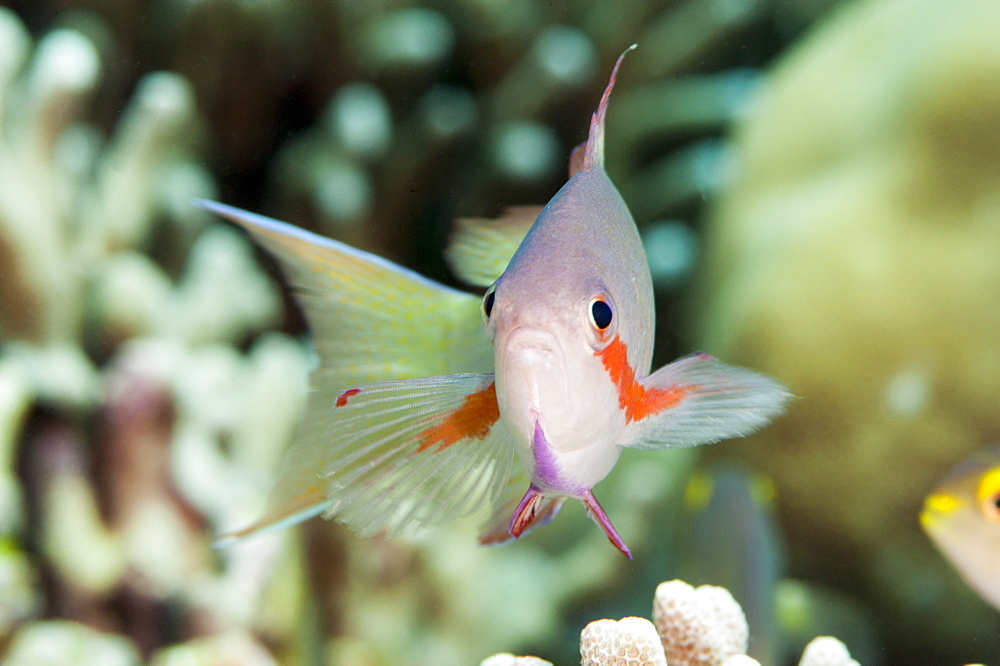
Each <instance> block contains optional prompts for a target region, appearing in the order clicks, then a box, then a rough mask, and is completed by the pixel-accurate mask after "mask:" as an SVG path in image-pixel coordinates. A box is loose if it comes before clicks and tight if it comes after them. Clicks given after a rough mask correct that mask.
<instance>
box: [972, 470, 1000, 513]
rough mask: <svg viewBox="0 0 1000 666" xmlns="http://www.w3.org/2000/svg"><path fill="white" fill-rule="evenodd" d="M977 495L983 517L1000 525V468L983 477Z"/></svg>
mask: <svg viewBox="0 0 1000 666" xmlns="http://www.w3.org/2000/svg"><path fill="white" fill-rule="evenodd" d="M976 495H977V497H976V499H978V500H979V510H980V511H981V512H982V514H983V516H984V517H985V518H986V519H987V520H989V521H990V522H992V523H1000V467H998V468H995V469H992V470H990V471H989V472H987V473H986V474H985V475H983V478H982V481H980V483H979V489H978V491H977V492H976Z"/></svg>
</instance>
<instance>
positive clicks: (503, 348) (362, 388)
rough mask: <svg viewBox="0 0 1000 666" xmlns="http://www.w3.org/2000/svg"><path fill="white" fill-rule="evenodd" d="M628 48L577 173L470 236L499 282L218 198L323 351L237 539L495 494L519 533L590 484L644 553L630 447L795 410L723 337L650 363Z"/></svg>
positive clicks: (425, 519) (373, 519)
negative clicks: (610, 167)
mask: <svg viewBox="0 0 1000 666" xmlns="http://www.w3.org/2000/svg"><path fill="white" fill-rule="evenodd" d="M632 48H634V46H633V47H632ZM630 50H631V48H630V49H628V51H630ZM628 51H626V53H627V52H628ZM624 56H625V54H624V53H623V54H622V56H621V57H619V59H618V61H617V63H616V64H615V67H614V70H613V72H612V74H611V77H610V81H609V83H608V86H607V88H606V89H605V91H604V95H603V96H602V98H601V101H600V104H599V106H598V109H597V111H596V113H594V114H593V117H592V119H591V124H590V132H589V136H588V139H587V142H586V144H585V145H584V146H581V147H580V148H578V149H577V150H576V151H575V152H574V155H573V157H572V158H571V160H570V172H571V176H570V178H569V181H568V182H567V183H566V184H565V185H564V186H563V187H562V189H560V190H559V192H558V193H556V195H555V196H554V197H553V198H552V200H551V201H550V202H549V203H548V205H547V206H545V208H544V209H541V211H540V212H539V213H537V217H535V213H534V211H528V212H527V214H526V210H527V209H514V210H513V211H511V212H510V213H509V214H508V216H507V217H506V218H502V219H501V220H497V221H496V223H495V224H493V225H489V224H485V225H484V224H482V223H473V224H467V225H465V226H464V227H463V228H461V229H460V230H459V233H458V235H457V236H456V238H454V239H453V243H452V246H451V248H450V249H449V257H450V259H451V261H452V265H453V266H454V267H455V269H456V272H457V273H458V274H459V277H462V278H463V279H464V280H465V281H466V282H468V283H470V284H474V285H478V286H487V285H489V286H488V288H487V289H486V293H485V296H484V297H482V298H478V297H476V296H474V295H472V294H467V293H464V292H461V291H458V290H454V289H451V288H449V287H446V286H444V285H441V284H438V283H436V282H434V281H431V280H429V279H426V278H424V277H421V276H420V275H417V274H415V273H413V272H411V271H409V270H407V269H404V268H402V267H399V266H397V265H395V264H392V263H391V262H389V261H386V260H385V259H382V258H380V257H377V256H374V255H371V254H368V253H365V252H361V251H359V250H356V249H353V248H351V247H349V246H346V245H343V244H341V243H338V242H335V241H332V240H328V239H326V238H322V237H320V236H316V235H314V234H311V233H309V232H306V231H303V230H301V229H298V228H295V227H292V226H290V225H287V224H284V223H281V222H278V221H276V220H272V219H269V218H266V217H262V216H259V215H254V214H252V213H247V212H245V211H241V210H238V209H235V208H232V207H229V206H225V205H222V204H218V203H212V202H199V205H201V206H203V207H204V208H207V209H208V210H211V211H214V212H216V213H218V214H220V215H222V216H223V217H226V218H228V219H229V220H230V221H232V222H234V223H236V224H238V225H240V226H241V227H243V228H244V229H246V230H247V231H249V232H250V234H251V235H252V236H253V237H254V238H255V239H256V240H257V241H258V242H259V243H261V244H262V245H263V246H264V247H265V248H267V249H268V250H269V251H271V252H272V253H273V254H274V255H275V256H276V257H277V258H278V259H279V261H280V262H281V264H282V267H283V269H284V270H285V272H286V274H287V275H288V277H289V278H290V280H291V281H292V282H293V283H294V284H295V286H296V287H297V289H298V293H299V299H300V301H301V303H302V305H303V307H304V309H305V312H306V315H307V318H308V320H309V323H310V326H311V328H312V333H313V336H314V339H315V344H316V347H317V351H318V354H319V356H320V368H319V369H318V370H317V371H316V373H315V374H314V375H313V378H312V383H313V391H312V393H311V395H310V398H309V403H308V404H307V406H306V414H305V417H304V423H303V427H302V432H301V433H300V436H299V438H298V439H297V440H296V442H295V443H294V444H293V445H292V447H291V449H290V450H289V452H288V454H287V456H286V460H285V462H284V467H283V469H282V471H281V472H280V474H279V479H278V482H277V484H276V486H275V489H274V491H273V493H272V496H271V498H270V506H271V509H270V510H269V511H268V512H267V513H266V515H265V516H264V517H263V518H262V519H261V520H259V521H258V522H257V523H255V524H254V525H251V526H250V527H249V528H247V529H245V530H242V531H240V532H236V533H234V534H232V535H230V536H229V537H224V538H223V541H229V540H232V539H238V538H241V537H244V536H247V535H249V534H252V533H255V532H258V531H260V530H263V529H267V528H274V527H283V526H286V525H290V524H293V523H296V522H299V521H301V520H304V519H305V518H308V517H311V516H314V515H318V514H320V513H323V514H325V515H326V516H327V517H331V518H334V519H336V520H338V521H340V522H343V523H346V524H347V525H349V526H350V527H352V528H354V529H355V530H356V531H357V532H359V533H360V534H363V535H366V534H372V533H374V532H377V531H383V530H384V531H388V532H390V533H399V532H405V531H408V530H411V529H412V528H415V527H421V526H426V525H434V524H440V523H443V522H446V521H448V520H451V519H453V518H455V517H458V516H460V515H465V514H469V513H471V512H473V511H475V510H477V509H479V508H480V507H482V506H483V505H487V504H490V505H492V506H493V509H494V511H493V516H492V518H491V519H490V520H488V521H487V523H486V525H485V527H484V531H483V534H482V536H481V542H482V543H499V542H503V541H507V540H509V539H511V538H517V537H520V536H521V535H522V534H524V533H526V532H527V531H528V530H530V529H532V528H534V527H537V526H539V525H542V524H544V523H546V522H548V521H549V520H551V519H552V518H553V517H554V516H555V515H556V513H557V512H558V511H559V508H560V507H561V506H562V504H563V502H564V501H565V500H566V498H573V499H577V500H579V501H581V502H583V504H584V506H585V507H586V509H587V511H588V513H589V514H590V516H591V517H592V518H593V519H594V520H595V521H596V522H597V524H598V525H599V526H600V527H601V529H602V530H603V531H604V533H605V534H606V535H607V537H608V539H610V541H611V542H612V543H613V544H614V545H615V546H616V547H617V548H618V549H619V550H621V552H622V553H624V554H625V555H627V556H628V557H630V558H631V553H630V552H629V550H628V548H627V547H626V545H625V543H624V541H623V540H622V539H621V537H620V536H619V535H618V532H617V531H616V530H615V528H614V526H613V525H612V524H611V520H610V519H609V518H608V516H607V514H605V512H604V510H603V509H602V508H601V505H600V504H598V502H597V499H596V498H595V497H594V493H593V490H592V489H593V487H594V486H595V485H596V484H597V483H598V482H599V481H601V480H602V479H603V478H604V477H605V476H607V475H608V473H609V472H610V471H611V469H612V468H613V467H614V466H615V463H616V462H617V460H618V457H619V455H620V454H621V452H622V449H623V448H625V447H631V448H646V449H649V448H657V449H658V448H670V447H682V446H695V445H698V444H705V443H709V442H716V441H719V440H722V439H726V438H729V437H735V436H742V435H747V434H749V433H750V432H752V431H754V430H757V429H758V428H760V427H762V426H764V425H765V424H767V423H768V422H769V421H770V419H772V418H773V417H775V416H777V415H778V414H780V413H781V412H782V411H783V409H784V404H785V402H786V401H787V399H788V397H789V394H788V393H787V391H786V389H785V387H784V386H782V385H781V384H780V383H779V382H778V381H776V380H774V379H772V378H770V377H767V376H765V375H762V374H759V373H756V372H753V371H750V370H746V369H742V368H736V367H732V366H727V365H724V364H723V363H721V362H719V361H718V360H716V359H715V358H713V357H711V356H708V355H706V354H693V355H691V356H687V357H685V358H681V359H679V360H677V361H674V362H673V363H670V364H669V365H666V366H664V367H662V368H660V369H659V370H657V371H656V372H653V373H650V366H651V363H652V355H653V327H654V313H653V287H652V280H651V278H650V273H649V268H648V266H647V263H646V256H645V253H644V251H643V247H642V243H641V241H640V238H639V232H638V230H637V228H636V226H635V222H634V221H633V220H632V215H631V213H630V212H629V210H628V208H627V206H626V205H625V202H624V201H623V200H622V198H621V195H620V194H619V193H618V190H617V189H616V188H615V186H614V185H613V184H612V183H611V180H610V179H609V178H608V175H607V173H606V172H605V170H604V117H605V112H606V110H607V105H608V98H609V96H610V94H611V90H612V88H613V86H614V82H615V77H616V75H617V72H618V68H619V67H620V65H621V62H622V58H624ZM532 218H534V220H533V222H532V223H531V224H530V228H527V224H526V221H530V220H531V219H532ZM526 228H527V234H526V235H525V229H526ZM522 237H523V240H520V239H521V238H522ZM518 241H519V242H518ZM505 248H508V249H505ZM513 248H516V250H513ZM512 250H513V256H510V252H511V251H512ZM472 258H475V259H476V260H470V259H472ZM508 258H509V261H508ZM490 266H495V269H493V270H491V269H490ZM504 266H506V267H505V268H504ZM499 271H502V273H500V274H499V277H497V274H498V273H499ZM484 328H485V332H486V335H484V334H483V329H484Z"/></svg>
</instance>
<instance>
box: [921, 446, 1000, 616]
mask: <svg viewBox="0 0 1000 666" xmlns="http://www.w3.org/2000/svg"><path fill="white" fill-rule="evenodd" d="M920 525H921V526H922V527H923V528H924V531H925V532H927V534H928V536H930V538H931V541H933V542H934V545H936V546H937V547H938V549H939V550H940V551H941V552H942V553H944V554H945V556H946V557H947V558H948V559H949V560H950V561H951V563H952V564H953V565H954V566H955V568H956V569H958V572H959V573H960V574H961V575H962V578H964V579H965V582H966V583H968V584H969V587H971V588H972V589H973V590H975V591H976V592H977V593H978V594H979V596H981V597H982V598H983V599H985V600H986V601H987V602H988V603H989V604H990V605H991V606H993V607H994V608H996V609H998V610H1000V446H994V447H991V448H988V449H986V450H985V451H981V452H980V453H978V454H977V455H975V456H973V457H972V458H970V459H969V460H966V461H965V462H963V463H961V464H959V465H958V466H957V467H955V469H953V470H952V471H951V472H950V473H949V474H948V475H947V476H946V477H945V478H944V480H942V481H941V483H940V484H938V486H937V487H936V488H935V489H934V490H933V491H931V493H930V494H929V495H928V496H927V499H926V500H925V501H924V507H923V510H922V511H921V512H920Z"/></svg>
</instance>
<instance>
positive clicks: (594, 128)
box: [570, 44, 637, 170]
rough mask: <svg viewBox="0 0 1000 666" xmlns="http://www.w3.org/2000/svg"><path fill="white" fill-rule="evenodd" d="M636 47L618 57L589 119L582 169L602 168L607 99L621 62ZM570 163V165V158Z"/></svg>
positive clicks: (634, 45) (631, 47) (633, 46)
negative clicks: (595, 108)
mask: <svg viewBox="0 0 1000 666" xmlns="http://www.w3.org/2000/svg"><path fill="white" fill-rule="evenodd" d="M636 46H637V44H633V45H632V46H630V47H628V48H627V49H625V51H624V52H622V54H621V55H620V56H618V60H617V61H616V62H615V68H614V69H613V70H611V78H610V80H609V81H608V85H607V87H606V88H605V89H604V94H603V95H601V102H600V104H598V106H597V111H595V112H594V115H593V116H592V117H591V119H590V134H589V135H588V137H587V148H586V151H585V152H584V155H583V168H584V169H591V168H595V167H601V168H604V115H605V113H607V110H608V99H609V98H610V97H611V90H612V88H614V87H615V79H616V78H617V77H618V68H619V67H621V64H622V60H624V59H625V55H626V54H627V53H629V52H630V51H632V50H633V49H635V47H636ZM570 161H571V163H572V158H571V160H570ZM570 169H571V170H572V169H573V167H572V166H571V167H570Z"/></svg>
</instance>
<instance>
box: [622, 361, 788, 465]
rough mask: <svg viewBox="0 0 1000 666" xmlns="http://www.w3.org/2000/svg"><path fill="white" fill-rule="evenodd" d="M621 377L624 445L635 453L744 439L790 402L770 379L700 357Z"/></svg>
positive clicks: (777, 383)
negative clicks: (642, 374)
mask: <svg viewBox="0 0 1000 666" xmlns="http://www.w3.org/2000/svg"><path fill="white" fill-rule="evenodd" d="M609 347H610V345H609ZM605 365H606V366H607V365H608V362H607V361H606V362H605ZM609 372H611V370H610V369H609ZM620 373H621V374H620V375H619V376H618V377H617V379H618V382H617V384H618V395H619V403H620V405H621V406H622V409H623V410H624V411H625V416H626V422H627V424H628V425H627V427H626V437H627V439H626V441H625V446H629V447H631V448H637V449H659V448H674V447H688V446H697V445H699V444H711V443H713V442H718V441H721V440H723V439H729V438H731V437H745V436H747V435H749V434H751V433H753V432H755V431H757V430H759V429H760V428H763V427H764V426H765V425H767V424H768V423H770V422H771V420H772V419H774V418H775V417H777V416H780V415H781V414H783V413H784V411H785V405H786V404H787V403H788V401H789V400H790V399H791V397H792V395H791V393H789V391H788V389H787V388H786V387H785V386H784V385H783V384H782V383H781V382H779V381H778V380H776V379H774V378H773V377H769V376H767V375H765V374H762V373H759V372H755V371H753V370H748V369H746V368H740V367H736V366H732V365H727V364H725V363H722V362H721V361H719V360H718V359H716V358H714V357H712V356H709V355H708V354H702V353H695V354H691V355H689V356H685V357H684V358H681V359H678V360H676V361H674V362H673V363H670V364H668V365H665V366H664V367H662V368H660V369H659V370H657V371H656V372H654V373H653V374H651V375H649V376H648V377H646V378H644V379H642V380H636V379H635V377H634V375H630V374H629V373H630V370H620ZM614 378H615V377H614V376H613V379H614Z"/></svg>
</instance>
